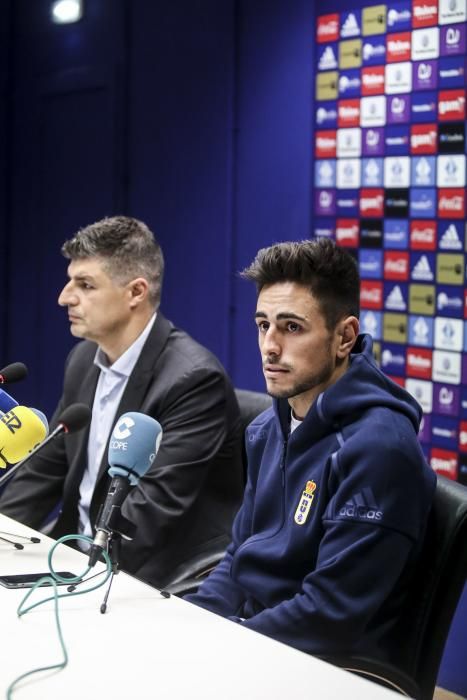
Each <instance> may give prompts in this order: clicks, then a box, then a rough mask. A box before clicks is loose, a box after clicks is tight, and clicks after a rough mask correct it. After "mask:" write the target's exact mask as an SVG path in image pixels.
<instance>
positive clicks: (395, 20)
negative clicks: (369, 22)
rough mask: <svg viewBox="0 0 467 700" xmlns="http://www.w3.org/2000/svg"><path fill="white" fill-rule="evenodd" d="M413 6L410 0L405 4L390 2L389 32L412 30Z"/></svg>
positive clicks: (387, 18)
mask: <svg viewBox="0 0 467 700" xmlns="http://www.w3.org/2000/svg"><path fill="white" fill-rule="evenodd" d="M411 7H412V4H411V2H410V1H409V0H404V2H398V1H397V0H395V2H389V3H388V5H387V8H388V11H387V17H386V22H387V30H388V32H401V31H403V30H404V29H411V28H412V12H411Z"/></svg>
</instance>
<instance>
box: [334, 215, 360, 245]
mask: <svg viewBox="0 0 467 700" xmlns="http://www.w3.org/2000/svg"><path fill="white" fill-rule="evenodd" d="M359 233H360V227H359V222H358V219H337V223H336V241H337V242H338V244H339V245H340V246H344V247H348V248H358V245H359Z"/></svg>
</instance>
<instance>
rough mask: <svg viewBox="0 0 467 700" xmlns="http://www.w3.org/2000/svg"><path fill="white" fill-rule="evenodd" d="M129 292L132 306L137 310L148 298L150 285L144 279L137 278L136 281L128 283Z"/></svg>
mask: <svg viewBox="0 0 467 700" xmlns="http://www.w3.org/2000/svg"><path fill="white" fill-rule="evenodd" d="M128 290H129V293H130V306H131V308H135V307H136V306H139V304H141V303H142V302H143V301H145V300H146V299H147V298H148V294H149V285H148V282H147V280H146V279H144V277H136V279H134V280H132V281H131V282H129V283H128Z"/></svg>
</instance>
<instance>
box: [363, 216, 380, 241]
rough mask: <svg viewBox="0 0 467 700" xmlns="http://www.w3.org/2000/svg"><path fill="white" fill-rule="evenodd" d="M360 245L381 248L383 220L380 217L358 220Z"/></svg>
mask: <svg viewBox="0 0 467 700" xmlns="http://www.w3.org/2000/svg"><path fill="white" fill-rule="evenodd" d="M360 245H361V246H362V247H363V248H381V247H382V245H383V222H382V220H381V219H361V220H360Z"/></svg>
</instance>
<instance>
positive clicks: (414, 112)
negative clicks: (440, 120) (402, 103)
mask: <svg viewBox="0 0 467 700" xmlns="http://www.w3.org/2000/svg"><path fill="white" fill-rule="evenodd" d="M410 110H411V111H410V114H411V119H412V121H414V122H425V123H426V122H433V121H435V120H436V119H437V116H438V95H437V93H436V92H431V91H429V92H416V93H414V94H413V95H412V104H411V108H410Z"/></svg>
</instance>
